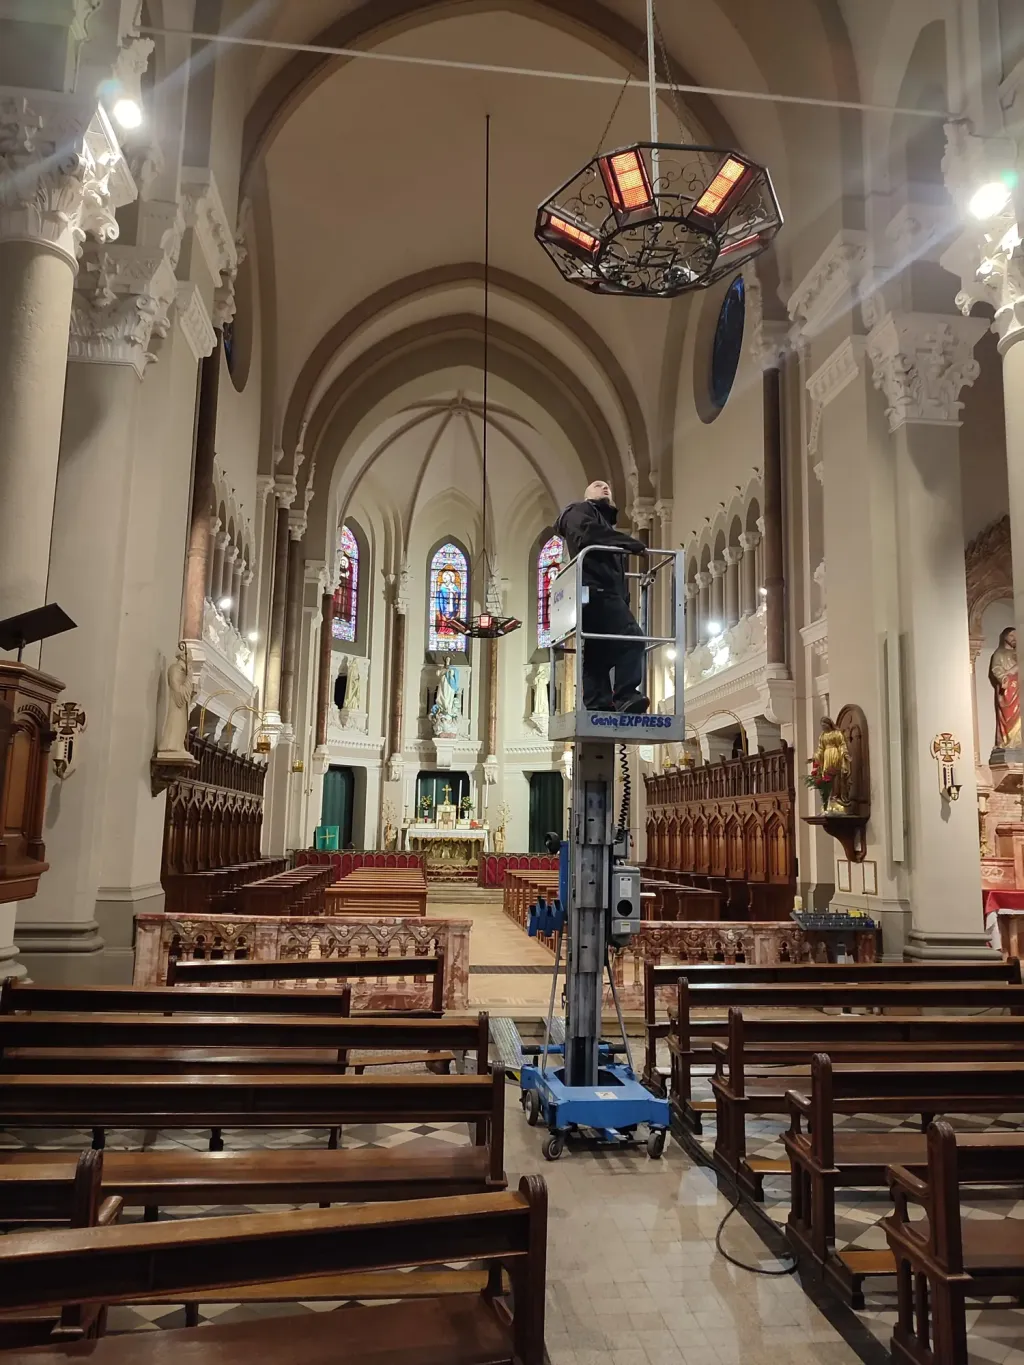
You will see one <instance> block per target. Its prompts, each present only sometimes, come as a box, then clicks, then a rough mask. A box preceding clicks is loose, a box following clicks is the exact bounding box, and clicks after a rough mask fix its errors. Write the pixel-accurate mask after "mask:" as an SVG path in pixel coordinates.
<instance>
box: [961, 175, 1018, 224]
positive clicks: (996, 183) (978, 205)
mask: <svg viewBox="0 0 1024 1365" xmlns="http://www.w3.org/2000/svg"><path fill="white" fill-rule="evenodd" d="M1010 194H1011V187H1010V185H1009V184H1008V183H1007V180H1005V179H1004V180H990V181H988V182H987V184H984V185H982V186H981V187H980V188H979V189H977V190H975V192H974V194H972V195H971V199H970V202H969V204H968V205H967V207H968V208H969V209H970V211H971V212H972V213H973V214H974V216H975V218H978V219H980V220H981V221H982V222H984V221H985V219H986V218H994V217H995V216H996V214H997V213H1002V211H1003V209H1004V208H1006V206H1007V204H1008V203H1009V202H1010Z"/></svg>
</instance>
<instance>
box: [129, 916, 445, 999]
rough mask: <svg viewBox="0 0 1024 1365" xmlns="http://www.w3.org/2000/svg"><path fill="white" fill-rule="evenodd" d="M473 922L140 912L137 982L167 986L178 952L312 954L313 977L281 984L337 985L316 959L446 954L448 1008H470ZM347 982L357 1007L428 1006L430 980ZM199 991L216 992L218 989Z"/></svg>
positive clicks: (191, 955) (184, 955)
mask: <svg viewBox="0 0 1024 1365" xmlns="http://www.w3.org/2000/svg"><path fill="white" fill-rule="evenodd" d="M471 927H472V921H470V920H455V919H423V918H420V917H416V918H409V919H406V918H404V917H400V916H382V917H381V918H379V919H367V918H366V917H365V916H363V917H360V918H358V919H347V918H344V917H342V916H337V917H335V916H326V915H325V916H317V917H316V918H309V919H299V918H292V917H280V918H278V917H276V916H271V915H241V916H235V915H216V916H210V917H209V918H198V917H197V918H195V919H184V918H178V917H176V916H173V915H160V914H153V915H149V914H146V915H136V917H135V929H136V946H135V976H134V983H135V985H136V986H162V985H163V984H164V982H165V981H166V980H167V963H168V961H169V959H170V958H171V957H172V956H173V957H174V958H176V959H199V960H203V959H207V958H221V957H238V958H258V959H275V958H290V959H297V960H301V961H304V960H306V959H308V960H309V962H310V975H309V979H308V980H306V981H285V982H281V987H282V989H285V988H298V989H300V990H302V989H307V988H310V987H313V988H315V989H317V990H335V989H339V988H340V987H341V985H342V984H344V983H342V982H340V981H324V980H322V979H320V980H318V979H317V976H316V970H315V963H316V960H317V959H318V958H338V957H344V958H352V959H353V960H355V961H358V959H359V958H360V957H416V956H418V957H433V956H435V955H436V954H437V953H442V954H443V955H444V960H445V986H444V1007H445V1009H446V1010H466V1009H468V1008H469V931H470V928H471ZM349 984H350V985H351V986H352V1008H353V1009H354V1010H360V1009H429V1008H430V1004H431V983H430V981H429V980H428V979H427V978H424V979H423V980H422V981H419V980H408V979H403V978H395V979H392V980H385V981H376V980H374V981H367V980H364V979H361V978H351V979H350V981H349ZM201 989H203V990H216V989H218V987H215V986H204V987H202V988H201ZM232 989H237V988H236V987H232Z"/></svg>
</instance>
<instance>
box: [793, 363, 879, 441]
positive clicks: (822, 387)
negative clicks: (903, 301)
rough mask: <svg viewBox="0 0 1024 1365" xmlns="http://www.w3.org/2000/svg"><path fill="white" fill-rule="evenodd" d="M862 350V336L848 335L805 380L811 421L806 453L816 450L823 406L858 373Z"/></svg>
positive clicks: (840, 391) (855, 377)
mask: <svg viewBox="0 0 1024 1365" xmlns="http://www.w3.org/2000/svg"><path fill="white" fill-rule="evenodd" d="M864 351H865V341H864V338H863V337H856V336H849V337H847V338H846V339H845V340H844V341H841V342H840V343H839V345H838V346H837V347H836V349H835V350H834V351H833V352H832V354H831V355H830V356H829V357H828V359H827V360H825V361H823V363H822V364H821V365H819V366H818V368H817V369H816V370H815V371H814V373H813V374H812V375H811V377H810V378H809V379H808V380H807V383H806V385H805V387H806V389H807V395H808V397H809V398H810V400H811V423H810V429H809V431H808V434H807V450H808V453H809V454H811V455H814V454H816V453H817V450H818V436H819V434H820V432H821V419H822V415H823V414H824V412H825V409H826V408H827V407H828V405H829V403H831V402H832V401H833V399H835V398H838V396H839V395H840V394H841V393H842V391H843V390H844V389H845V388H848V387H849V385H850V384H852V383H853V382H854V380H856V379H857V378H858V376H859V375H860V367H861V362H862V361H863V359H864Z"/></svg>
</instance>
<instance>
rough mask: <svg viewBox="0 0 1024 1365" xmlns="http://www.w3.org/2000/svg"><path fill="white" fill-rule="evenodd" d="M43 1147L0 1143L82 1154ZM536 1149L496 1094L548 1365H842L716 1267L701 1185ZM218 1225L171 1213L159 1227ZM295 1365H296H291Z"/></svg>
mask: <svg viewBox="0 0 1024 1365" xmlns="http://www.w3.org/2000/svg"><path fill="white" fill-rule="evenodd" d="M46 1136H47V1135H46V1134H43V1133H20V1134H17V1135H6V1136H4V1137H2V1138H0V1141H2V1143H3V1144H4V1145H19V1144H20V1143H21V1142H25V1141H30V1142H33V1143H37V1144H38V1143H45V1145H49V1146H60V1147H64V1148H66V1147H72V1146H83V1145H85V1143H86V1142H87V1140H88V1139H87V1135H86V1134H72V1135H65V1136H64V1137H63V1138H61V1139H58V1140H57V1141H51V1142H49V1143H47V1142H46ZM225 1138H226V1141H227V1145H228V1146H229V1147H238V1146H243V1145H246V1146H248V1145H253V1146H273V1147H281V1146H306V1145H316V1144H318V1143H319V1142H321V1141H322V1140H323V1134H319V1133H314V1132H306V1131H300V1132H281V1131H280V1130H272V1129H271V1130H268V1131H267V1132H266V1133H260V1132H254V1133H250V1134H245V1135H243V1134H236V1135H235V1136H234V1137H232V1135H230V1134H225ZM144 1140H145V1135H144V1134H141V1133H111V1134H109V1135H108V1144H109V1145H110V1146H111V1147H123V1146H131V1147H137V1146H139V1145H140V1144H141V1143H142V1142H143V1141H144ZM438 1141H442V1142H466V1141H468V1134H467V1133H466V1131H465V1129H464V1128H463V1129H462V1130H461V1131H460V1130H459V1129H457V1128H451V1127H449V1128H444V1129H437V1128H428V1127H427V1126H426V1125H423V1126H421V1127H419V1128H417V1129H412V1130H410V1129H408V1128H397V1127H392V1126H390V1125H380V1126H376V1127H373V1126H361V1127H352V1128H348V1129H346V1130H345V1136H344V1143H345V1145H346V1146H348V1145H356V1144H360V1145H363V1144H366V1143H373V1144H376V1145H381V1146H386V1147H393V1146H396V1145H401V1144H404V1143H410V1142H438ZM541 1141H542V1135H541V1133H540V1132H539V1131H537V1130H535V1129H531V1128H529V1127H527V1125H526V1122H525V1120H524V1119H523V1117H522V1115H521V1113H520V1111H519V1103H518V1090H517V1088H516V1087H515V1086H514V1085H512V1084H511V1083H510V1084H509V1087H508V1124H507V1129H506V1152H507V1158H506V1162H507V1166H508V1171H509V1179H510V1181H511V1182H512V1183H513V1185H514V1184H515V1182H516V1181H518V1179H519V1175H520V1174H521V1173H523V1172H526V1171H538V1170H540V1171H542V1173H543V1174H544V1176H545V1177H546V1179H547V1181H548V1185H549V1191H550V1223H549V1229H548V1319H547V1324H548V1350H549V1354H550V1358H551V1365H669V1362H671V1363H672V1365H680V1363H681V1365H777V1362H778V1361H779V1359H780V1357H784V1358H785V1359H786V1360H787V1361H792V1362H793V1365H846V1363H847V1362H854V1361H856V1360H857V1356H856V1354H855V1353H854V1352H853V1351H852V1350H851V1349H850V1348H849V1347H848V1346H847V1345H845V1344H844V1342H843V1341H842V1340H841V1338H840V1337H839V1335H838V1333H837V1332H836V1331H835V1330H834V1329H833V1328H832V1327H831V1326H830V1325H829V1324H828V1322H827V1321H826V1320H825V1318H824V1317H823V1316H822V1314H821V1313H820V1312H819V1311H818V1309H817V1308H815V1307H814V1305H813V1304H812V1303H811V1301H810V1300H809V1299H808V1298H807V1297H806V1296H805V1295H804V1294H803V1292H802V1291H801V1289H800V1286H799V1285H798V1284H796V1283H795V1282H794V1281H793V1280H792V1279H788V1278H787V1279H782V1280H779V1279H774V1280H766V1279H761V1278H760V1277H757V1276H752V1275H749V1274H745V1273H744V1272H742V1271H739V1270H736V1269H734V1268H732V1267H730V1266H728V1265H727V1264H726V1263H725V1262H724V1261H723V1260H722V1259H721V1258H720V1257H719V1256H717V1255H716V1252H715V1246H714V1238H715V1231H716V1228H717V1226H718V1223H719V1221H720V1220H721V1218H722V1216H723V1215H724V1214H725V1213H726V1212H727V1210H728V1203H727V1201H726V1200H725V1199H724V1198H723V1197H722V1195H721V1194H719V1192H718V1190H717V1189H716V1186H715V1183H714V1180H713V1179H712V1178H711V1176H710V1174H709V1173H708V1172H707V1171H706V1170H703V1169H701V1168H700V1167H698V1166H694V1165H693V1164H692V1162H691V1161H690V1160H689V1158H688V1157H687V1156H686V1155H685V1154H684V1153H683V1152H682V1151H681V1150H680V1148H678V1147H677V1146H675V1145H674V1144H670V1145H669V1147H668V1150H667V1151H666V1154H665V1156H664V1158H663V1159H662V1160H661V1161H650V1160H649V1159H648V1158H647V1156H646V1154H645V1153H644V1151H643V1149H642V1148H638V1149H637V1150H635V1151H623V1152H618V1153H614V1154H599V1153H594V1152H588V1151H575V1152H573V1151H570V1152H567V1153H566V1154H565V1155H564V1156H563V1157H562V1159H561V1160H560V1161H558V1162H555V1163H546V1162H544V1160H543V1159H542V1157H541V1154H540V1147H541ZM179 1144H183V1145H186V1146H190V1147H198V1148H202V1147H205V1145H206V1134H204V1133H201V1132H190V1133H184V1132H179V1133H171V1134H165V1135H161V1136H160V1137H159V1138H157V1139H151V1140H150V1141H148V1142H147V1144H146V1145H148V1146H152V1147H158V1148H166V1147H173V1146H175V1145H179ZM213 1212H225V1213H226V1212H228V1210H227V1209H224V1210H214V1209H203V1210H199V1209H188V1210H185V1209H177V1210H174V1211H173V1216H191V1215H196V1214H200V1213H213ZM727 1238H728V1246H729V1249H730V1250H731V1251H733V1252H734V1253H735V1254H737V1255H739V1256H741V1257H743V1258H745V1259H748V1260H750V1259H753V1260H758V1259H759V1258H765V1259H766V1261H767V1262H768V1263H770V1257H768V1255H767V1253H766V1251H765V1248H764V1246H763V1244H762V1243H761V1242H760V1240H759V1238H758V1237H757V1236H756V1235H755V1233H753V1232H752V1231H751V1229H750V1228H749V1227H748V1226H747V1224H746V1223H745V1222H743V1221H742V1220H741V1219H739V1218H733V1219H732V1220H731V1221H730V1224H729V1227H728V1229H727ZM338 1306H339V1305H337V1304H334V1303H304V1304H266V1305H244V1306H239V1305H217V1306H215V1307H206V1308H203V1309H202V1310H201V1317H202V1320H203V1321H212V1320H217V1321H220V1322H232V1321H244V1320H251V1319H253V1318H258V1317H261V1316H267V1315H277V1314H281V1313H291V1314H296V1315H298V1314H302V1313H308V1312H327V1311H330V1310H331V1309H332V1308H336V1307H338ZM183 1325H184V1310H183V1309H182V1308H170V1309H169V1308H168V1307H167V1306H155V1305H154V1306H149V1307H147V1306H140V1307H138V1308H122V1309H116V1310H114V1311H113V1312H112V1314H111V1318H110V1324H109V1326H110V1330H112V1331H119V1332H124V1331H152V1330H155V1329H158V1328H166V1327H176V1326H183ZM298 1358H301V1357H300V1356H297V1359H298Z"/></svg>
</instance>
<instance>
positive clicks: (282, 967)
mask: <svg viewBox="0 0 1024 1365" xmlns="http://www.w3.org/2000/svg"><path fill="white" fill-rule="evenodd" d="M395 976H397V977H430V978H431V980H432V983H433V986H432V998H431V1005H430V1007H431V1009H432V1010H433V1011H434V1012H436V1013H438V1014H440V1013H442V1012H443V1010H444V988H445V977H444V954H443V953H440V952H439V953H437V954H435V955H434V956H432V957H329V958H313V959H306V958H304V959H301V960H296V959H295V958H275V959H265V958H264V959H260V958H218V959H215V960H203V961H195V960H188V961H179V960H175V959H174V958H171V959H169V960H168V963H167V985H168V986H221V985H228V984H231V983H235V982H242V983H244V982H251V981H304V980H309V981H317V980H330V981H335V980H339V979H343V978H346V977H357V978H368V979H374V980H381V979H384V978H387V977H395Z"/></svg>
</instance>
